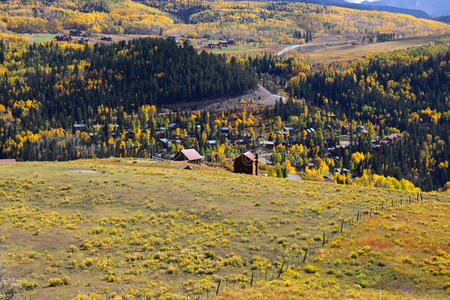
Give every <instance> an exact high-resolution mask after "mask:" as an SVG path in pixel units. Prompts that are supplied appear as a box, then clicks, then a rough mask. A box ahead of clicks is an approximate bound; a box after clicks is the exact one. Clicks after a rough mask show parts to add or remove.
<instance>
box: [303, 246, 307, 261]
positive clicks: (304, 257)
mask: <svg viewBox="0 0 450 300" xmlns="http://www.w3.org/2000/svg"><path fill="white" fill-rule="evenodd" d="M307 255H308V248H306V250H305V256H303V262H305V261H306V256H307Z"/></svg>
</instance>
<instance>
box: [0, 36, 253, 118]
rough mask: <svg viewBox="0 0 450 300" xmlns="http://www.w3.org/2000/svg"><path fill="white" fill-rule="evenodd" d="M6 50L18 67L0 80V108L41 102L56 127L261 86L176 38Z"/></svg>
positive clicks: (232, 63) (239, 67) (235, 65)
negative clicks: (104, 112)
mask: <svg viewBox="0 0 450 300" xmlns="http://www.w3.org/2000/svg"><path fill="white" fill-rule="evenodd" d="M0 49H2V48H1V47H0ZM5 51H7V49H5V46H3V50H0V58H1V57H4V56H5V55H9V56H10V57H11V58H12V59H13V60H14V61H16V62H17V64H11V65H10V66H9V68H10V70H11V71H10V72H6V73H5V74H4V75H3V76H1V77H0V86H1V93H0V104H3V105H4V106H10V105H11V103H15V102H16V101H19V100H24V99H25V100H26V99H33V100H34V99H37V100H38V101H39V105H40V113H39V116H40V117H41V118H43V120H52V119H53V120H54V122H52V123H53V125H54V126H63V127H68V126H69V125H70V124H71V123H73V122H83V121H87V120H88V119H91V118H92V116H91V113H90V112H92V111H93V110H95V109H96V108H97V106H99V105H106V106H108V107H118V106H123V107H124V109H125V110H126V111H130V110H131V109H132V108H133V107H139V106H141V105H146V104H158V105H166V104H171V103H179V102H189V101H199V100H202V99H204V98H210V97H218V96H224V95H233V94H238V93H242V92H244V91H246V90H248V89H250V88H252V87H254V86H255V84H256V79H255V76H254V72H253V71H252V70H251V68H250V66H248V65H247V64H245V63H241V62H238V61H237V60H236V59H235V58H232V59H230V60H229V62H227V61H226V58H225V57H222V56H216V55H212V54H207V53H205V52H203V53H200V54H198V53H197V51H196V50H195V49H194V48H192V47H191V46H190V45H188V44H184V45H182V46H178V45H177V44H176V43H175V41H174V40H171V39H169V40H163V39H138V40H133V41H130V42H127V43H126V42H120V43H117V44H112V45H94V46H83V47H77V48H71V47H68V48H64V47H63V46H61V45H58V44H56V43H49V44H34V45H30V46H28V47H27V48H26V49H25V50H24V51H22V52H16V53H11V52H8V53H7V54H5ZM18 69H20V70H18ZM19 73H20V74H21V76H20V78H19V77H18V76H17V75H18V74H19ZM16 76H17V77H16Z"/></svg>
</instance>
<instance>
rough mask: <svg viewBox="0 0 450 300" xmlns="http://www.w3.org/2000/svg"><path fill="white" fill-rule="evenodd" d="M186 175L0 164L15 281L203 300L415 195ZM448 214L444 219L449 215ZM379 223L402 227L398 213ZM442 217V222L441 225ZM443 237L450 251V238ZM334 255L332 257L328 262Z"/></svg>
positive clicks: (7, 262)
mask: <svg viewBox="0 0 450 300" xmlns="http://www.w3.org/2000/svg"><path fill="white" fill-rule="evenodd" d="M184 167H185V164H183V163H174V162H172V163H171V162H165V163H156V162H150V161H138V162H137V163H135V164H133V163H132V162H131V161H126V160H122V161H118V160H115V159H113V160H85V161H74V162H44V163H37V162H27V163H15V164H0V174H1V175H0V240H1V241H2V257H1V259H2V263H3V266H4V267H5V270H6V272H7V273H8V274H9V275H10V276H13V277H14V278H16V279H18V280H20V281H21V284H22V286H23V288H24V289H25V291H24V295H25V296H32V297H33V298H37V299H44V298H45V299H67V298H70V297H75V296H77V295H79V294H83V295H88V294H91V293H96V294H99V295H112V294H114V293H116V294H121V295H124V294H127V295H131V296H136V297H142V296H146V297H168V298H177V297H179V298H182V297H184V298H185V297H186V296H187V295H191V296H198V295H205V294H206V293H207V291H212V290H213V289H214V288H215V286H216V285H217V282H216V281H215V280H217V279H219V278H221V279H228V280H236V278H241V277H245V278H249V275H250V274H249V269H254V270H260V271H261V270H265V269H266V268H268V267H272V265H276V264H278V263H280V262H281V261H282V260H283V257H289V256H293V255H298V256H300V255H301V256H303V255H304V252H305V250H306V249H307V248H309V247H311V246H312V245H315V244H317V243H319V244H320V243H321V239H322V234H323V233H324V232H326V233H327V234H328V233H331V232H337V231H339V224H340V222H341V220H349V219H351V218H355V212H356V211H363V210H366V209H367V210H368V209H370V208H374V209H375V208H377V207H379V206H380V205H381V204H382V203H383V205H386V201H387V202H391V201H393V200H394V201H399V200H400V199H402V200H403V201H405V200H406V199H408V198H409V197H415V195H411V194H408V193H405V192H401V191H391V190H383V189H375V188H362V187H356V186H342V185H336V184H327V183H321V182H312V181H293V180H287V179H279V178H268V177H263V176H259V177H252V176H247V175H236V174H233V173H230V172H228V171H225V170H223V169H214V168H208V167H200V166H194V170H185V169H184ZM437 196H438V197H440V198H441V200H442V199H444V200H445V201H448V194H447V195H445V194H425V195H424V197H425V199H431V198H433V199H434V198H435V197H437ZM444 208H446V210H445V209H444V210H443V209H442V208H441V209H440V211H441V212H440V213H441V214H443V216H444V217H448V215H449V211H448V206H445V207H444ZM425 212H426V211H425ZM376 218H379V219H375V220H382V221H383V222H385V223H388V222H391V221H395V216H391V214H390V213H387V214H385V215H380V216H377V217H376ZM380 218H381V219H380ZM436 218H438V219H439V220H441V218H442V217H441V216H438V217H436ZM439 220H437V221H436V222H438V223H436V224H441V223H443V222H442V221H439ZM373 222H374V223H373V224H378V225H379V221H373ZM424 222H425V221H424ZM439 222H440V223H439ZM433 224H434V223H433ZM441 225H442V224H441ZM423 226H428V225H424V224H423ZM433 226H435V225H433ZM436 226H437V225H436ZM410 227H411V231H414V230H415V229H416V226H415V224H411V225H410ZM356 228H358V230H362V229H360V227H356ZM393 228H394V227H393ZM395 228H397V227H395ZM399 228H400V229H401V228H402V227H399ZM417 228H418V229H420V227H417ZM433 228H434V227H433ZM400 229H399V230H400ZM437 229H439V228H438V227H436V230H437ZM447 229H448V228H447ZM387 230H388V231H392V234H395V233H396V231H395V230H391V229H389V228H388V229H387ZM402 230H403V229H402ZM447 232H448V230H447ZM355 234H357V233H355ZM368 234H369V236H372V235H371V234H370V232H368ZM417 234H422V233H421V232H419V231H417ZM366 235H367V234H366ZM361 236H362V233H361ZM442 238H446V239H447V242H448V236H447V237H446V236H445V235H443V236H442ZM343 241H345V239H344V240H341V241H337V242H336V243H337V245H338V246H339V245H345V247H344V248H342V251H344V250H348V251H350V250H353V247H359V244H358V243H361V245H363V244H362V243H363V240H360V239H356V240H355V242H354V243H351V244H350V243H349V244H348V245H347V244H346V243H345V242H343ZM367 243H371V242H370V241H367ZM347 246H348V247H349V248H348V249H347ZM443 246H446V247H447V246H448V245H443ZM361 247H362V246H361ZM339 249H341V247H337V248H336V251H341V250H339ZM375 249H376V248H375ZM429 249H430V255H431V253H434V248H433V247H432V246H430V247H429ZM336 251H325V252H323V253H322V254H320V255H323V256H324V257H323V258H321V261H322V262H324V263H325V262H327V261H328V260H330V259H331V257H332V256H331V255H334V254H333V253H334V252H336ZM327 255H328V256H327ZM339 255H341V254H339ZM342 255H343V257H346V256H345V255H346V254H345V255H344V254H342ZM319 257H320V256H319ZM414 259H416V258H414ZM319 267H320V268H322V266H319ZM350 267H351V268H356V267H357V266H356V265H353V264H351V265H349V268H350ZM288 274H290V273H289V272H288ZM283 276H290V275H283ZM431 278H433V277H431ZM349 282H351V280H350V281H349ZM375 283H377V282H375ZM245 284H248V282H247V283H245ZM245 284H244V285H245ZM272 284H275V283H272ZM370 284H372V281H370ZM377 284H378V283H377ZM423 285H424V286H425V285H426V282H423ZM226 295H227V294H226V292H225V293H224V297H225V296H226ZM230 297H234V296H233V295H230Z"/></svg>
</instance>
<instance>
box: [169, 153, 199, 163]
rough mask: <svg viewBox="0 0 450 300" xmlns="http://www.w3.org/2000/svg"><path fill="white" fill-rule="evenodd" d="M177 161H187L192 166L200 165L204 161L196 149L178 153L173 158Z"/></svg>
mask: <svg viewBox="0 0 450 300" xmlns="http://www.w3.org/2000/svg"><path fill="white" fill-rule="evenodd" d="M173 160H175V161H185V162H188V163H191V164H198V165H199V164H200V163H201V162H202V160H203V156H201V155H200V154H199V153H198V152H197V151H196V150H195V149H185V150H180V151H178V152H177V153H176V154H175V156H174V157H173Z"/></svg>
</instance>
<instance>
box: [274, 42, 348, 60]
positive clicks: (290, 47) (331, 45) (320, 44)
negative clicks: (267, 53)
mask: <svg viewBox="0 0 450 300" xmlns="http://www.w3.org/2000/svg"><path fill="white" fill-rule="evenodd" d="M352 43H356V41H354V40H352V41H339V42H323V43H312V44H298V45H292V46H289V47H286V48H284V49H283V50H281V51H279V52H278V53H277V55H278V56H280V55H283V54H285V53H287V52H289V51H291V50H293V49H296V48H306V47H312V46H327V47H333V46H344V45H349V44H352Z"/></svg>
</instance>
